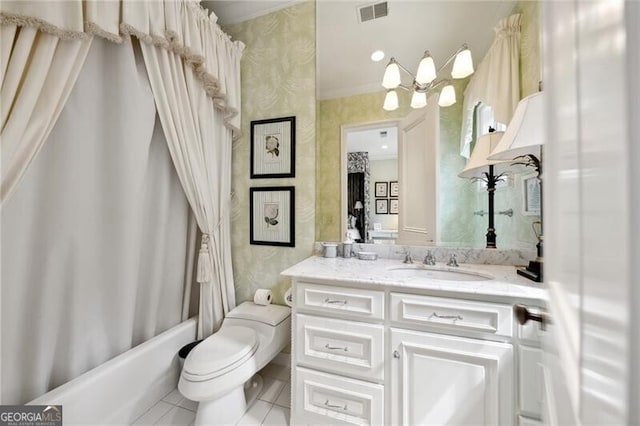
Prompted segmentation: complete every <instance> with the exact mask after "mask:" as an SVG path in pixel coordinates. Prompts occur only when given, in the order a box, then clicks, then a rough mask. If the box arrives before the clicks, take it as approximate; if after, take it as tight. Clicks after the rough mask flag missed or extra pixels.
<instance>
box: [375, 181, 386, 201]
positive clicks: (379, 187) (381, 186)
mask: <svg viewBox="0 0 640 426" xmlns="http://www.w3.org/2000/svg"><path fill="white" fill-rule="evenodd" d="M374 188H375V196H376V197H381V198H386V197H388V195H387V194H388V193H389V185H388V183H387V182H376V183H375V187H374Z"/></svg>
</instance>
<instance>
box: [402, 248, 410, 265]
mask: <svg viewBox="0 0 640 426" xmlns="http://www.w3.org/2000/svg"><path fill="white" fill-rule="evenodd" d="M402 263H413V259H412V258H411V253H410V252H409V250H407V251H406V252H405V253H404V260H403V261H402Z"/></svg>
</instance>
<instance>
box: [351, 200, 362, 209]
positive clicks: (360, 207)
mask: <svg viewBox="0 0 640 426" xmlns="http://www.w3.org/2000/svg"><path fill="white" fill-rule="evenodd" d="M363 208H364V206H363V205H362V201H359V200H358V201H356V204H355V205H354V206H353V209H354V210H361V209H363Z"/></svg>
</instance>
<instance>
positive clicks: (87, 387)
mask: <svg viewBox="0 0 640 426" xmlns="http://www.w3.org/2000/svg"><path fill="white" fill-rule="evenodd" d="M195 337H196V320H195V319H194V318H192V319H189V320H187V321H185V322H183V323H181V324H179V325H177V326H175V327H173V328H171V329H169V330H167V331H165V332H164V333H162V334H160V335H158V336H156V337H154V338H153V339H151V340H149V341H147V342H144V343H142V344H140V345H138V346H136V347H135V348H133V349H131V350H129V351H127V352H125V353H123V354H121V355H119V356H117V357H115V358H113V359H111V360H109V361H107V362H106V363H104V364H102V365H100V366H98V367H96V368H94V369H93V370H91V371H88V372H86V373H85V374H83V375H82V376H80V377H76V378H75V379H73V380H71V381H70V382H68V383H65V384H64V385H62V386H59V387H57V388H55V389H53V390H52V391H50V392H47V393H46V394H44V395H42V396H41V397H39V398H36V399H34V400H33V401H31V402H29V404H41V405H49V404H62V406H63V407H62V415H63V422H64V424H65V425H74V424H75V425H130V424H131V423H133V421H134V420H135V419H137V418H138V417H140V416H141V415H142V414H143V413H144V412H146V411H147V410H148V409H149V408H151V407H152V406H153V405H154V404H155V403H156V402H157V401H159V400H160V399H161V398H162V397H163V396H165V395H166V394H167V393H169V392H171V390H172V389H174V388H175V387H176V385H177V384H178V376H179V374H180V367H179V363H178V350H179V349H180V348H181V347H182V346H184V345H185V344H187V343H189V342H192V341H193V340H195Z"/></svg>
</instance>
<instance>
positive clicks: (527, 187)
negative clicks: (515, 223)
mask: <svg viewBox="0 0 640 426" xmlns="http://www.w3.org/2000/svg"><path fill="white" fill-rule="evenodd" d="M522 187H523V188H522V195H523V209H522V210H523V214H524V215H525V216H539V215H540V180H539V179H538V175H537V174H533V175H531V176H523V178H522Z"/></svg>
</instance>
